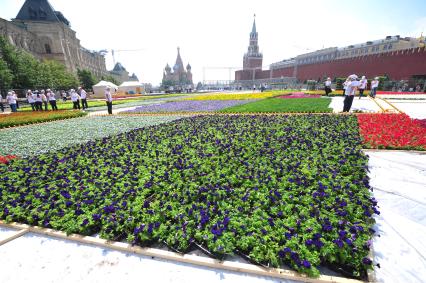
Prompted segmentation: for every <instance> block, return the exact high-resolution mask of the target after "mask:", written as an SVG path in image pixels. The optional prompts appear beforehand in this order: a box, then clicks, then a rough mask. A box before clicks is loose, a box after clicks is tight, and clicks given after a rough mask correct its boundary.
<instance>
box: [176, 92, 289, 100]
mask: <svg viewBox="0 0 426 283" xmlns="http://www.w3.org/2000/svg"><path fill="white" fill-rule="evenodd" d="M283 93H286V91H265V92H254V93H251V92H250V93H209V94H204V95H194V96H191V97H188V98H184V99H182V100H241V99H243V100H244V99H263V98H268V97H274V96H278V95H281V94H283Z"/></svg>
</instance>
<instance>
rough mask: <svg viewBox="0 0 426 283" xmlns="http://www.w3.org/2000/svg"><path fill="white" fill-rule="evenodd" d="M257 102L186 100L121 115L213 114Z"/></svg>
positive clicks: (147, 107) (149, 106) (143, 108)
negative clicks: (165, 113) (213, 112)
mask: <svg viewBox="0 0 426 283" xmlns="http://www.w3.org/2000/svg"><path fill="white" fill-rule="evenodd" d="M253 101H255V100H249V99H246V100H186V101H172V102H167V103H163V104H154V105H143V106H139V107H137V108H136V109H134V110H129V111H126V112H122V113H121V114H126V113H127V114H134V113H159V112H160V113H162V112H212V111H217V110H221V109H223V108H227V107H231V106H235V105H241V104H245V103H249V102H253Z"/></svg>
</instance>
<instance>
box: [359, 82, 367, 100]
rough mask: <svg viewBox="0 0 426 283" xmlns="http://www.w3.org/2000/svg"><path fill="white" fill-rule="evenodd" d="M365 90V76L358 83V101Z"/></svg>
mask: <svg viewBox="0 0 426 283" xmlns="http://www.w3.org/2000/svg"><path fill="white" fill-rule="evenodd" d="M366 88H367V79H366V78H365V76H362V77H361V80H360V81H359V88H358V89H359V99H361V96H363V95H364V90H365V89H366Z"/></svg>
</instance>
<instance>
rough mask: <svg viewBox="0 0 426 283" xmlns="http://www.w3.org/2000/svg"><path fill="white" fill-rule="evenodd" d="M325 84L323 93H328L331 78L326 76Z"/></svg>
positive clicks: (329, 91)
mask: <svg viewBox="0 0 426 283" xmlns="http://www.w3.org/2000/svg"><path fill="white" fill-rule="evenodd" d="M324 85H325V88H324V90H325V95H327V96H328V95H329V94H330V93H331V78H327V80H326V81H325V83H324Z"/></svg>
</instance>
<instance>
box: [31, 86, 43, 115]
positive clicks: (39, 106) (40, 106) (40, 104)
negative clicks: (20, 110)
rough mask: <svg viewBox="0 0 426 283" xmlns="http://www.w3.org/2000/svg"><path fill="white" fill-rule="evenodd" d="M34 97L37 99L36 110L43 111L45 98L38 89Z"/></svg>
mask: <svg viewBox="0 0 426 283" xmlns="http://www.w3.org/2000/svg"><path fill="white" fill-rule="evenodd" d="M33 97H34V100H35V107H36V111H43V99H42V98H41V94H40V92H39V91H38V90H36V91H35V94H34V95H33Z"/></svg>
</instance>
